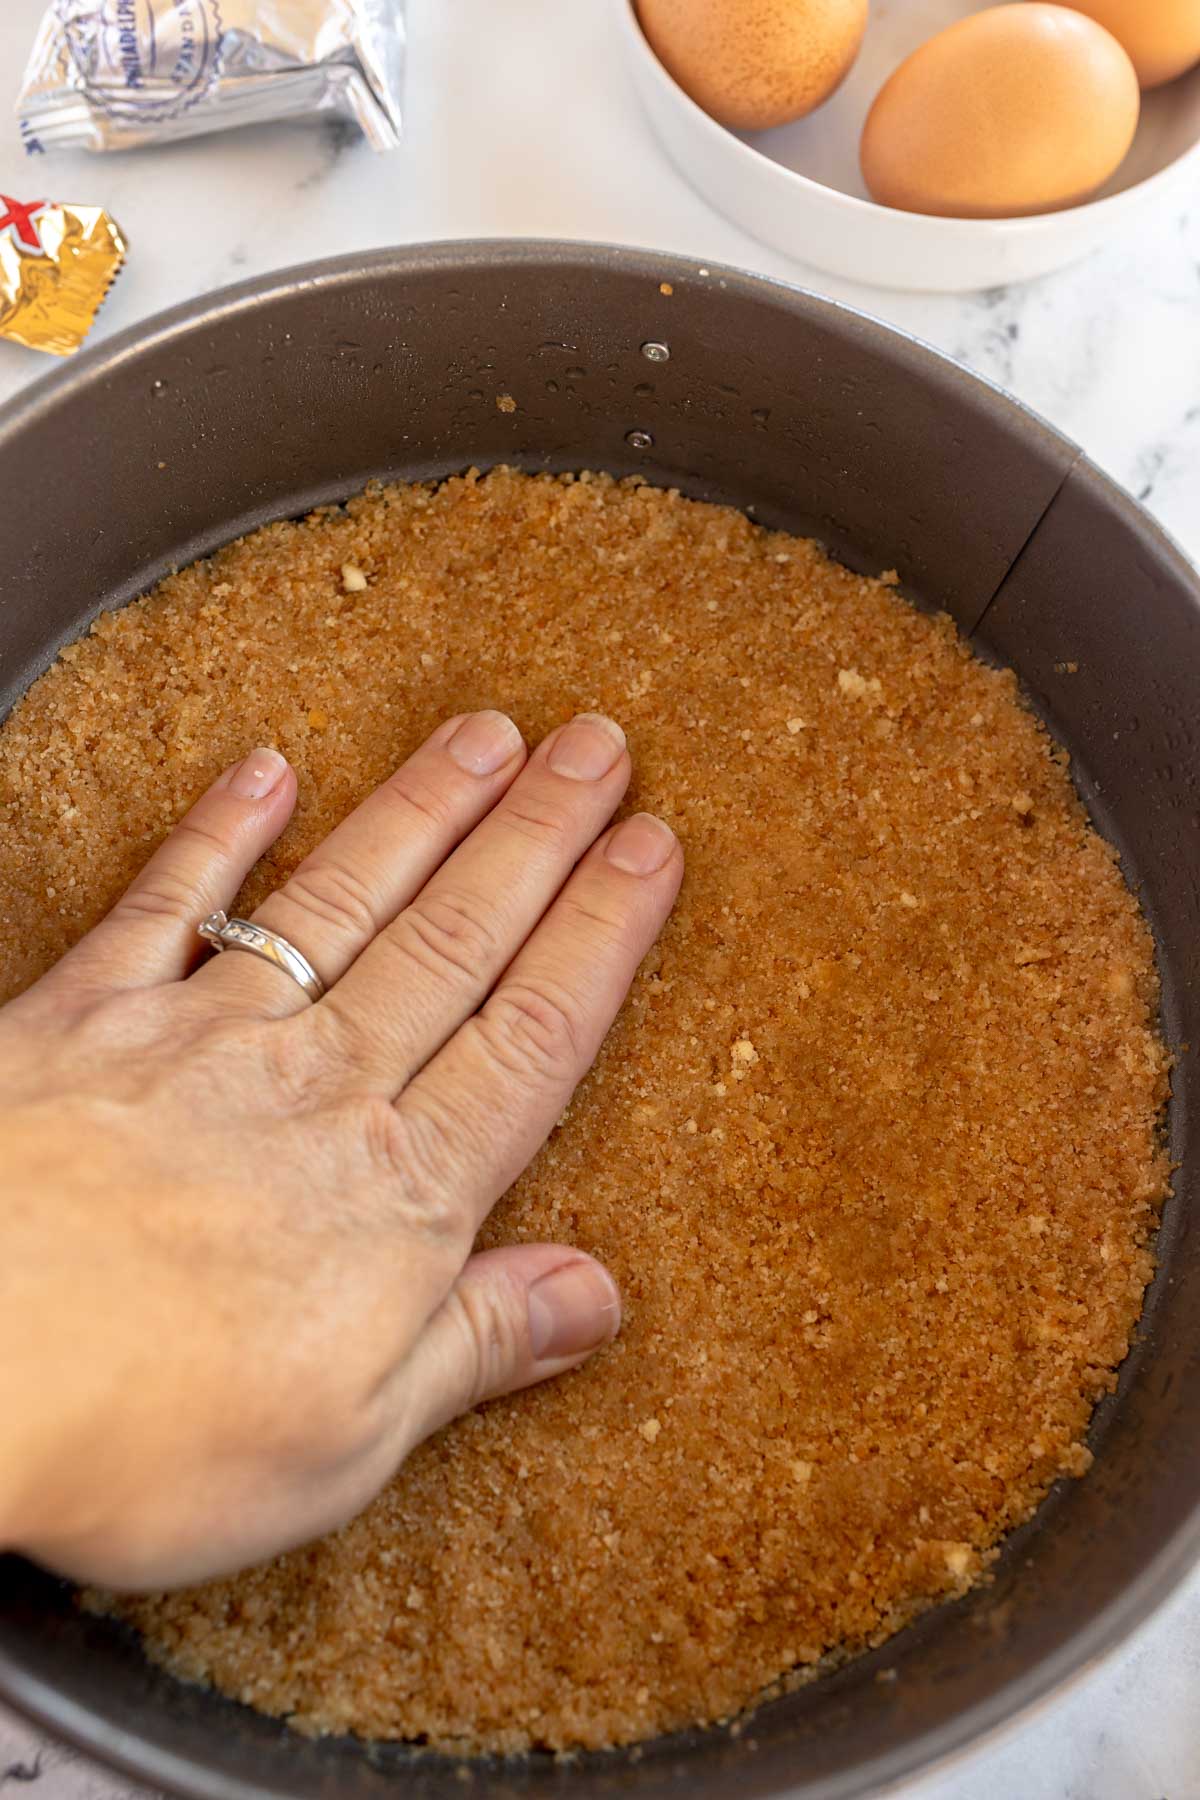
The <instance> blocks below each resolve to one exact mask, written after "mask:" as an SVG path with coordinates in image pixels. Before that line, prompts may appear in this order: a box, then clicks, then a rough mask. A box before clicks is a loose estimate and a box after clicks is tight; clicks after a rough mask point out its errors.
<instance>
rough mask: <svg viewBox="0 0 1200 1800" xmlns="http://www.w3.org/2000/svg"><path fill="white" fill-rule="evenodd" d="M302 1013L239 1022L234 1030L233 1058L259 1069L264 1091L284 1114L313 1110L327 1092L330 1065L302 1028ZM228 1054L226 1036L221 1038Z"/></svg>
mask: <svg viewBox="0 0 1200 1800" xmlns="http://www.w3.org/2000/svg"><path fill="white" fill-rule="evenodd" d="M306 1023H307V1019H306V1015H304V1014H301V1015H300V1016H299V1018H288V1019H274V1020H269V1021H265V1022H263V1023H259V1022H257V1021H256V1022H254V1023H253V1024H249V1025H242V1026H241V1027H240V1028H238V1030H237V1032H236V1052H235V1053H236V1056H237V1060H238V1061H239V1062H241V1063H242V1064H243V1066H245V1065H249V1066H252V1067H256V1068H258V1069H261V1071H262V1074H263V1077H264V1079H265V1082H266V1086H267V1091H268V1093H269V1094H270V1095H272V1096H273V1098H274V1103H275V1105H276V1106H277V1107H278V1109H279V1110H280V1111H281V1112H282V1113H284V1114H285V1115H287V1114H292V1113H306V1112H313V1111H315V1110H316V1109H317V1108H319V1107H321V1106H323V1105H324V1104H325V1102H326V1101H327V1099H328V1096H329V1091H330V1075H331V1064H330V1062H329V1060H328V1058H327V1057H325V1056H324V1055H323V1054H321V1049H322V1047H321V1046H319V1045H318V1044H317V1043H316V1042H315V1041H314V1038H313V1035H312V1033H311V1032H309V1031H306V1030H305V1029H304V1028H303V1027H304V1025H305V1024H306ZM216 1035H217V1041H218V1043H219V1044H220V1043H222V1041H223V1042H224V1045H225V1053H226V1054H228V1053H229V1039H228V1035H226V1037H225V1039H224V1040H222V1038H221V1036H220V1027H219V1025H218V1027H217V1028H216Z"/></svg>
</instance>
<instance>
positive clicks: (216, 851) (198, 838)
mask: <svg viewBox="0 0 1200 1800" xmlns="http://www.w3.org/2000/svg"><path fill="white" fill-rule="evenodd" d="M168 842H170V843H172V844H180V843H185V844H186V843H192V844H198V845H199V846H200V848H201V849H202V850H203V851H204V853H205V855H206V856H219V857H222V858H224V857H226V856H228V855H229V843H228V841H227V839H226V838H224V837H223V836H222V835H221V833H220V832H219V831H211V830H210V829H209V827H208V826H207V825H205V824H204V823H203V822H202V821H201V820H200V819H199V818H198V817H197V816H196V815H195V814H194V813H192V814H189V816H188V817H187V818H186V819H180V821H179V823H178V825H176V827H175V829H174V830H173V831H172V833H171V836H170V838H169V840H168Z"/></svg>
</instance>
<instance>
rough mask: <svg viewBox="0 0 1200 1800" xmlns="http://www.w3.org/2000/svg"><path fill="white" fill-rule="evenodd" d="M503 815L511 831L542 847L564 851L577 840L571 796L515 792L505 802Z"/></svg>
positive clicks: (542, 848) (541, 848) (543, 848)
mask: <svg viewBox="0 0 1200 1800" xmlns="http://www.w3.org/2000/svg"><path fill="white" fill-rule="evenodd" d="M501 817H502V818H503V820H504V823H505V825H506V826H507V827H508V829H509V830H510V831H513V832H515V833H516V835H517V836H518V837H520V838H523V839H524V840H525V841H526V842H527V843H532V844H536V845H537V847H538V848H539V849H540V850H546V849H549V850H551V851H554V852H565V851H566V850H567V849H568V847H569V846H571V845H572V844H573V843H574V839H575V836H576V830H577V827H576V824H575V810H574V807H573V806H572V804H571V800H570V799H563V800H557V799H554V798H552V797H551V795H549V794H537V795H533V794H514V795H512V797H511V798H510V799H509V800H507V801H506V802H505V804H504V808H503V812H502V813H501Z"/></svg>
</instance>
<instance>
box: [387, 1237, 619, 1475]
mask: <svg viewBox="0 0 1200 1800" xmlns="http://www.w3.org/2000/svg"><path fill="white" fill-rule="evenodd" d="M620 1324H621V1297H620V1294H619V1293H618V1291H617V1285H616V1283H615V1282H614V1281H613V1278H612V1276H611V1275H610V1274H609V1273H608V1271H607V1270H606V1269H605V1268H604V1267H603V1266H602V1264H600V1263H598V1262H595V1261H594V1260H593V1259H592V1258H591V1257H590V1256H585V1255H583V1254H582V1252H580V1251H578V1250H571V1249H568V1248H567V1247H566V1246H565V1245H563V1244H520V1245H514V1246H512V1247H509V1248H506V1249H503V1250H485V1251H482V1252H481V1253H479V1254H477V1255H475V1256H472V1257H471V1259H470V1260H469V1262H468V1263H467V1264H466V1267H465V1268H464V1269H463V1272H462V1274H461V1275H460V1276H459V1278H458V1280H457V1281H456V1282H455V1284H454V1286H453V1288H452V1289H451V1290H450V1293H449V1295H448V1296H447V1298H446V1299H445V1300H444V1301H443V1303H442V1305H441V1306H440V1307H439V1308H438V1310H437V1312H436V1313H435V1314H434V1315H433V1317H432V1318H431V1319H430V1321H429V1323H428V1325H426V1327H425V1330H424V1331H423V1332H422V1334H421V1336H420V1338H418V1340H417V1342H416V1344H415V1345H414V1347H413V1349H412V1350H411V1351H410V1352H409V1354H408V1356H407V1357H406V1358H405V1360H404V1362H403V1363H402V1365H401V1366H400V1368H399V1369H398V1370H397V1371H396V1372H395V1374H394V1375H393V1376H391V1377H390V1379H389V1386H390V1388H391V1390H392V1392H391V1393H389V1394H387V1395H385V1396H384V1397H383V1398H384V1408H385V1412H391V1413H393V1414H394V1416H395V1418H396V1421H397V1423H396V1434H397V1437H398V1439H399V1442H397V1443H396V1444H395V1446H394V1454H395V1456H396V1458H397V1460H398V1459H399V1458H400V1457H401V1456H404V1455H407V1453H408V1451H409V1450H411V1449H412V1447H413V1446H414V1445H415V1444H419V1443H420V1442H421V1440H422V1439H423V1438H426V1437H428V1436H429V1435H430V1433H431V1432H434V1431H437V1430H439V1429H440V1427H441V1426H443V1425H445V1424H448V1423H449V1421H450V1420H451V1419H454V1418H457V1416H458V1415H459V1413H463V1412H467V1411H468V1410H469V1409H470V1408H471V1407H473V1406H478V1405H479V1404H480V1402H481V1401H484V1400H494V1399H495V1398H496V1397H497V1396H498V1395H500V1394H510V1393H513V1392H514V1391H515V1390H516V1389H517V1388H523V1387H529V1386H530V1385H531V1384H532V1383H533V1382H535V1381H545V1380H546V1379H547V1378H548V1377H549V1376H551V1375H560V1374H561V1373H562V1372H563V1370H564V1369H570V1368H574V1367H575V1365H576V1364H577V1363H580V1362H582V1361H583V1360H584V1359H585V1358H586V1357H588V1356H590V1355H591V1354H592V1352H593V1351H595V1350H597V1349H599V1348H600V1346H601V1345H602V1344H607V1343H608V1342H609V1341H610V1340H611V1339H612V1338H614V1337H615V1336H616V1334H617V1331H618V1330H619V1328H620Z"/></svg>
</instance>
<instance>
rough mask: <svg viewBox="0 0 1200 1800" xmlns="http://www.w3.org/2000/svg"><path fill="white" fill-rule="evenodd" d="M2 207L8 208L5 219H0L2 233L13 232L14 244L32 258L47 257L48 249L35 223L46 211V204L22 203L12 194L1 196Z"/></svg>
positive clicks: (39, 201) (34, 201)
mask: <svg viewBox="0 0 1200 1800" xmlns="http://www.w3.org/2000/svg"><path fill="white" fill-rule="evenodd" d="M0 206H3V207H5V208H6V211H5V214H4V217H3V218H0V231H11V233H12V236H13V241H14V243H17V244H19V245H20V247H21V249H22V250H27V251H28V252H29V253H30V255H31V256H45V254H46V247H45V245H44V244H43V243H42V239H41V234H40V232H39V231H38V228H37V226H36V224H35V223H34V221H35V219H36V218H37V216H38V214H39V213H41V212H44V211H45V210H46V202H45V201H44V200H30V201H28V202H26V203H22V202H21V201H20V200H14V199H13V198H12V196H11V195H10V194H0Z"/></svg>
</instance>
